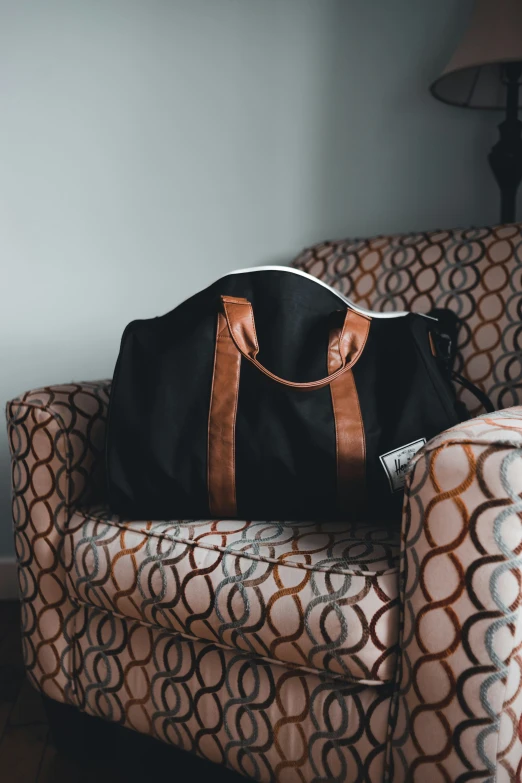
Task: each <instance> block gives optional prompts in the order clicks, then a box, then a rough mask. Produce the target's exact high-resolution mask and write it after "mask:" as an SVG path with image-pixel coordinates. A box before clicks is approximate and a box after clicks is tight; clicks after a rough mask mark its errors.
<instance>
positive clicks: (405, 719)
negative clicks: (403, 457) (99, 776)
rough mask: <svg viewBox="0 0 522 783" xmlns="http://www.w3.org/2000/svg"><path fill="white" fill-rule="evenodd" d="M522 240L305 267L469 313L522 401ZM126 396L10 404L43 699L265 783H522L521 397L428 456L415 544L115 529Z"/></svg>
mask: <svg viewBox="0 0 522 783" xmlns="http://www.w3.org/2000/svg"><path fill="white" fill-rule="evenodd" d="M521 241H522V232H521V227H520V226H505V227H500V228H496V229H484V230H473V231H468V232H462V231H448V232H444V233H438V234H435V233H433V234H419V235H414V236H401V237H388V238H378V239H374V240H368V241H365V242H357V241H355V242H338V243H324V244H322V245H318V246H316V247H314V248H312V249H310V250H308V251H305V252H304V253H303V254H302V255H301V256H300V257H299V258H298V259H297V260H296V261H295V262H294V263H295V264H296V265H297V266H298V267H300V268H302V269H305V270H306V271H310V272H312V273H313V274H317V275H318V276H320V277H322V278H323V279H325V280H327V281H328V282H330V283H333V284H334V285H337V286H339V287H340V288H341V289H342V290H343V292H345V293H346V294H348V295H349V296H351V298H352V299H354V300H357V301H359V302H361V304H363V305H364V306H366V307H371V308H373V309H406V308H412V309H419V310H427V309H431V307H432V306H440V307H443V306H450V307H452V308H454V309H457V311H458V312H459V313H460V314H461V315H462V316H463V317H465V318H466V329H465V330H464V334H463V338H462V345H461V346H460V353H459V358H458V361H459V364H460V367H459V369H460V371H462V372H463V374H465V375H467V376H468V377H469V378H470V379H471V380H472V381H473V382H474V383H476V384H478V385H481V386H482V387H483V388H484V390H485V391H487V392H488V393H489V394H490V395H491V396H493V398H494V400H495V402H496V404H497V406H498V407H505V406H506V405H515V406H516V405H518V404H519V403H521V402H522V399H521V398H520V395H521V394H522V392H521V386H522V372H521V371H520V367H519V364H518V362H519V361H520V358H519V357H520V355H521V349H520V347H519V344H518V340H519V339H520V338H519V332H520V327H519V324H520V318H519V312H520V304H521V300H522V286H521V284H520V277H521V272H522V264H521V257H520V244H521ZM109 394H110V383H109V382H108V381H102V382H99V383H78V384H71V385H68V386H56V387H50V388H47V389H41V390H37V391H33V392H29V393H27V394H25V395H22V396H21V397H19V398H17V399H16V400H13V401H12V402H10V403H8V406H7V418H8V429H9V437H10V443H11V449H12V456H13V518H14V524H15V540H16V551H17V557H18V563H19V577H20V594H21V600H22V622H23V646H24V657H25V663H26V668H27V672H28V676H29V677H30V678H31V681H32V682H33V684H34V685H35V687H37V688H38V689H39V690H41V691H42V693H44V694H45V695H46V696H47V697H49V698H50V699H52V700H53V703H54V702H56V703H58V702H59V703H62V704H64V705H69V706H70V707H71V706H72V707H75V708H76V709H77V712H78V715H79V714H80V712H83V713H87V714H89V715H92V716H97V717H98V718H103V719H105V720H106V721H110V722H113V723H116V724H120V725H122V726H127V727H129V728H132V729H134V730H136V731H138V732H141V733H143V734H148V735H152V736H155V737H158V738H159V739H162V740H163V741H164V742H166V743H170V744H173V745H176V746H178V747H181V748H184V749H186V750H189V751H192V752H194V753H197V754H199V755H201V756H203V757H206V758H208V759H210V760H212V761H214V762H216V763H218V764H222V765H224V766H227V767H228V768H230V769H231V770H235V771H237V772H239V773H241V774H243V775H245V776H247V777H250V778H253V779H254V780H259V781H277V783H290V782H291V781H292V782H293V781H301V783H308V782H311V781H314V783H319V782H322V783H327V781H339V783H356V782H359V781H368V782H369V783H381V781H388V782H389V783H390V782H391V783H402V781H422V783H432V781H433V783H438V781H460V782H461V783H464V781H469V780H485V781H486V780H487V781H492V780H497V781H508V780H519V779H520V767H521V765H522V740H521V736H522V732H521V729H520V720H521V716H522V677H521V670H522V666H521V661H522V658H521V655H522V654H521V649H522V626H521V623H520V622H519V616H520V611H521V609H520V596H521V581H522V580H521V579H520V573H521V568H520V558H521V552H522V526H521V524H520V519H521V512H522V501H521V499H520V498H521V497H522V468H521V464H522V462H521V455H522V407H519V408H517V407H513V408H511V409H510V410H502V411H499V412H498V413H495V414H490V415H487V416H478V417H477V418H475V419H472V420H471V421H468V422H465V423H464V424H462V425H459V426H458V427H455V428H453V429H452V430H450V431H448V432H446V433H443V434H442V435H441V436H439V437H438V438H436V439H434V440H433V441H431V442H430V443H428V444H427V445H426V447H425V448H424V449H423V450H422V451H421V452H420V453H419V454H418V455H417V456H416V458H415V460H414V463H413V465H412V468H411V471H410V474H409V477H408V482H407V488H406V496H405V504H404V514H403V521H402V532H401V530H400V529H399V528H400V525H399V524H398V525H397V529H396V530H390V529H389V528H388V529H386V528H379V526H376V525H367V524H366V525H364V524H361V525H356V526H353V527H352V528H351V529H349V530H347V529H346V528H345V526H343V524H342V523H325V524H321V523H317V522H314V521H312V522H308V521H304V522H302V523H299V524H297V525H296V524H293V525H290V524H286V523H284V522H278V521H269V522H268V521H267V522H248V521H230V520H201V521H195V520H174V521H159V522H158V521H150V520H127V519H122V518H119V517H116V516H113V515H111V514H110V513H109V511H108V509H107V508H106V507H105V506H104V485H103V484H104V482H103V457H102V455H103V439H104V428H105V420H106V414H107V403H108V398H109ZM463 394H464V397H465V394H466V393H465V392H464V393H463ZM466 402H468V403H469V401H468V400H466ZM473 412H474V413H477V412H478V411H476V410H474V411H473ZM70 714H71V713H70V712H69V713H68V716H70ZM59 729H60V727H59V725H57V726H56V727H55V730H56V731H59Z"/></svg>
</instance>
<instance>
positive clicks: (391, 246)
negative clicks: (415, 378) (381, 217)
mask: <svg viewBox="0 0 522 783" xmlns="http://www.w3.org/2000/svg"><path fill="white" fill-rule="evenodd" d="M293 266H295V267H297V268H299V269H303V270H304V271H306V272H309V273H310V274H312V275H315V276H316V277H319V278H320V279H321V280H324V281H325V282H326V283H328V284H329V285H332V286H334V287H335V288H338V289H339V290H341V291H342V292H343V293H344V294H345V295H346V296H348V297H350V298H351V299H352V300H353V301H354V302H358V303H359V304H361V305H363V306H364V307H367V308H369V309H371V310H376V311H387V310H413V311H417V312H423V313H425V312H428V311H429V310H431V309H432V308H434V307H437V308H448V309H451V310H453V311H454V312H455V313H457V315H458V316H459V318H461V319H462V321H463V327H462V329H461V331H460V334H459V350H458V355H457V360H456V365H455V369H456V370H457V371H458V372H460V373H462V375H464V376H465V377H466V378H468V379H469V380H470V381H472V382H473V383H474V384H475V385H477V386H479V387H480V388H481V389H482V390H483V391H485V392H486V394H488V395H489V396H490V398H491V399H492V401H493V404H494V405H495V407H496V408H497V409H500V408H506V407H510V406H512V405H520V404H522V224H513V225H507V226H497V227H495V228H480V229H479V228H471V229H464V230H457V229H454V230H450V231H433V232H429V233H419V234H403V235H397V236H389V237H382V236H381V237H376V238H374V239H364V240H341V241H336V242H323V243H321V244H318V245H315V246H314V247H312V248H309V249H307V250H305V251H303V252H302V253H301V254H300V255H299V256H298V257H297V258H296V259H295V261H294V262H293ZM459 396H460V397H461V399H463V401H464V402H465V403H466V405H467V406H468V409H469V410H470V411H471V412H472V413H474V414H476V413H479V412H481V407H480V405H479V403H477V400H476V399H475V397H473V396H471V395H470V394H469V392H465V391H463V390H459Z"/></svg>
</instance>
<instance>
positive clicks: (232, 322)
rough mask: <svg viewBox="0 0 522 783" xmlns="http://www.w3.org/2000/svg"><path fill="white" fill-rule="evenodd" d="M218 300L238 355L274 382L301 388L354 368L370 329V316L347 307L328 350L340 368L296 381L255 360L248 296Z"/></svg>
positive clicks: (325, 383)
mask: <svg viewBox="0 0 522 783" xmlns="http://www.w3.org/2000/svg"><path fill="white" fill-rule="evenodd" d="M221 301H222V302H223V309H224V311H225V318H226V321H227V325H228V330H229V332H230V336H231V337H232V340H233V341H234V344H235V346H236V348H237V349H238V351H239V352H240V354H241V355H242V356H243V357H244V358H245V359H248V361H249V362H251V363H252V364H253V365H254V367H257V369H258V370H260V371H261V372H262V373H264V374H265V375H266V376H267V377H268V378H271V379H272V380H273V381H277V383H281V384H283V386H290V387H291V388H292V389H301V390H303V391H306V390H311V389H323V388H324V387H325V386H328V385H329V384H330V383H332V381H334V380H335V379H336V378H339V377H340V376H341V375H343V374H344V373H345V372H347V371H348V370H349V369H350V368H351V367H353V366H354V364H355V362H356V361H357V359H358V358H359V356H360V355H361V353H362V350H363V348H364V345H365V343H366V340H367V337H368V332H369V328H370V320H371V319H370V318H369V317H368V316H365V315H362V314H361V313H357V312H355V310H351V309H350V308H348V309H347V311H346V317H345V319H344V324H343V327H342V329H340V330H338V329H336V330H333V331H332V334H331V336H330V346H329V350H330V351H331V350H335V351H336V352H337V351H338V352H339V354H338V355H339V357H340V361H341V366H340V367H339V369H338V370H336V371H335V372H333V373H332V374H331V375H328V376H327V377H326V378H321V379H320V380H318V381H308V382H307V383H295V382H294V381H286V380H285V379H284V378H280V377H279V376H278V375H274V373H273V372H270V370H267V368H266V367H264V366H263V365H262V364H261V363H260V362H258V360H257V359H256V356H257V354H258V353H259V344H258V342H257V334H256V326H255V323H254V311H253V309H252V305H251V304H250V302H249V301H248V300H247V299H243V298H240V297H233V296H222V297H221Z"/></svg>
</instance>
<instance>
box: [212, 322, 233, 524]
mask: <svg viewBox="0 0 522 783" xmlns="http://www.w3.org/2000/svg"><path fill="white" fill-rule="evenodd" d="M240 369H241V354H240V352H239V351H238V349H237V347H236V345H235V344H234V341H233V340H232V338H231V336H230V332H229V330H228V324H227V321H226V319H225V316H224V315H223V314H222V313H219V314H218V321H217V331H216V348H215V353H214V372H213V376H212V389H211V392H210V408H209V414H208V461H207V482H208V498H209V507H210V513H211V515H212V516H214V517H225V518H226V517H235V516H236V514H237V507H236V414H237V397H238V392H239V374H240Z"/></svg>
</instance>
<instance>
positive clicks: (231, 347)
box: [208, 296, 370, 517]
mask: <svg viewBox="0 0 522 783" xmlns="http://www.w3.org/2000/svg"><path fill="white" fill-rule="evenodd" d="M221 300H222V303H223V310H224V313H219V315H218V324H217V333H216V348H215V355H214V372H213V378H212V390H211V397H210V409H209V421H208V491H209V505H210V512H211V514H212V515H213V516H215V517H234V516H236V513H237V504H236V476H235V473H236V466H235V425H236V414H237V400H238V392H239V375H240V369H241V357H243V358H245V359H247V360H248V361H249V362H251V363H252V364H253V365H254V366H255V367H257V369H258V370H260V372H262V373H263V374H264V375H266V376H268V377H269V378H271V379H272V380H273V381H275V382H276V383H280V384H282V385H283V386H287V387H290V388H293V389H296V390H298V391H299V390H300V391H311V390H313V389H322V388H324V387H325V386H328V385H330V388H331V389H332V403H333V410H334V417H335V429H336V444H337V466H338V469H337V475H338V486H339V500H341V495H342V492H343V489H342V488H343V487H344V488H345V489H346V483H347V479H348V478H350V485H351V487H353V486H354V484H353V479H354V472H353V470H354V467H355V466H358V468H356V475H357V476H358V477H359V476H360V475H361V474H362V475H363V477H364V454H365V451H364V428H363V427H362V421H361V418H360V409H359V401H358V397H357V390H356V388H355V382H354V380H353V375H352V373H351V369H350V368H351V367H353V365H354V364H355V363H356V361H357V360H358V358H359V356H360V355H361V353H362V351H363V349H364V345H365V343H366V339H367V337H368V332H369V328H370V319H369V318H368V317H366V316H364V315H361V314H359V313H356V312H355V311H354V310H351V309H348V310H347V312H346V317H345V321H344V324H343V326H342V328H340V329H339V328H337V329H333V330H332V331H331V333H330V341H329V347H328V372H329V375H328V376H327V377H326V378H321V379H320V380H317V381H309V382H307V383H296V382H293V381H287V380H285V379H284V378H280V377H279V376H277V375H275V374H274V373H272V372H270V370H268V369H267V368H266V367H264V366H263V365H262V364H261V363H260V362H259V361H258V360H257V358H256V357H257V354H258V353H259V344H258V341H257V334H256V328H255V322H254V313H253V309H252V305H251V304H250V302H249V301H248V300H247V299H243V298H240V297H230V296H222V297H221ZM333 384H335V387H334V386H333ZM334 389H335V390H334ZM361 432H362V441H361ZM361 460H362V466H361ZM357 471H358V472H357ZM347 501H348V498H345V497H343V503H342V505H341V508H342V509H344V508H345V506H346V507H347V505H346V503H347Z"/></svg>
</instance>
